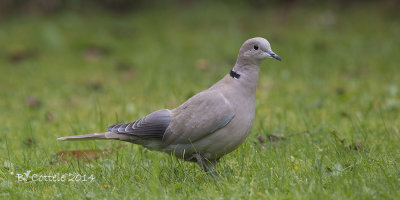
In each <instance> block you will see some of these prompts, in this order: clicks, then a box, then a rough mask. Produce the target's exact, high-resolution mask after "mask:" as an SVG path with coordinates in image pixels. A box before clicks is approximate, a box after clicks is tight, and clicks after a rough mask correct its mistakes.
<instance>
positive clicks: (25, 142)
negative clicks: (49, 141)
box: [24, 137, 34, 147]
mask: <svg viewBox="0 0 400 200" xmlns="http://www.w3.org/2000/svg"><path fill="white" fill-rule="evenodd" d="M33 143H34V141H33V139H32V138H30V137H29V138H26V139H25V140H24V144H25V145H26V146H28V147H31V146H32V144H33Z"/></svg>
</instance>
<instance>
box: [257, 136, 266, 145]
mask: <svg viewBox="0 0 400 200" xmlns="http://www.w3.org/2000/svg"><path fill="white" fill-rule="evenodd" d="M257 139H258V142H260V144H264V143H265V137H264V136H262V135H259V136H258V137H257Z"/></svg>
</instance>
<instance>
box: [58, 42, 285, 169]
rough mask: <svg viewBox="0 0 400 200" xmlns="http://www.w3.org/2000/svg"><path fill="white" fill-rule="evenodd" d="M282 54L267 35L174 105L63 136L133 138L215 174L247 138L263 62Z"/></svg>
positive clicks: (243, 47)
mask: <svg viewBox="0 0 400 200" xmlns="http://www.w3.org/2000/svg"><path fill="white" fill-rule="evenodd" d="M265 58H275V59H277V60H279V61H281V58H280V57H279V56H278V55H277V54H275V53H274V52H273V51H272V50H271V45H270V43H269V42H268V41H267V40H266V39H264V38H261V37H256V38H251V39H248V40H247V41H245V42H244V43H243V45H242V46H241V47H240V50H239V54H238V57H237V60H236V64H235V65H234V67H233V68H232V69H231V71H230V72H229V73H228V74H226V75H225V76H224V77H223V78H222V79H221V80H219V81H218V82H217V83H215V84H214V85H212V86H211V87H210V88H208V89H206V90H204V91H202V92H200V93H198V94H196V95H194V96H192V97H191V98H189V99H188V100H187V101H186V102H184V103H183V104H182V105H180V106H178V107H176V108H174V109H161V110H157V111H155V112H152V113H150V114H149V115H147V116H145V117H143V118H141V119H138V120H136V121H133V122H130V123H119V124H114V125H111V126H109V127H108V128H107V131H106V132H103V133H93V134H85V135H75V136H67V137H61V138H58V140H66V141H70V140H71V141H72V140H91V139H109V140H120V141H126V142H131V143H134V144H138V145H142V146H144V147H145V148H148V149H150V150H156V151H160V152H165V153H168V154H171V155H174V156H176V157H178V158H180V159H183V160H185V161H191V162H197V163H198V164H199V166H200V167H201V168H202V169H203V170H204V171H205V172H206V173H209V174H211V175H213V176H217V175H218V174H217V173H216V168H215V164H216V163H217V162H218V161H219V159H220V158H221V157H222V156H224V155H226V154H228V153H230V152H232V151H233V150H235V149H236V148H238V147H239V146H240V145H241V144H242V143H243V142H244V141H245V139H246V138H247V136H248V134H249V132H250V129H251V127H252V125H253V122H254V117H255V95H256V88H257V82H258V73H259V70H260V62H261V61H262V60H264V59H265Z"/></svg>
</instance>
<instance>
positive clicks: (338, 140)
mask: <svg viewBox="0 0 400 200" xmlns="http://www.w3.org/2000/svg"><path fill="white" fill-rule="evenodd" d="M329 133H330V134H331V135H332V136H333V137H334V138H335V140H336V141H337V142H340V144H342V145H344V139H341V138H340V137H339V136H338V135H337V132H336V130H331V131H330V132H329Z"/></svg>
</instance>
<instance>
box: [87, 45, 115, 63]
mask: <svg viewBox="0 0 400 200" xmlns="http://www.w3.org/2000/svg"><path fill="white" fill-rule="evenodd" d="M109 53H110V50H109V49H108V48H106V47H103V46H98V45H91V46H89V47H87V48H86V49H85V50H84V51H83V57H84V58H85V59H86V60H91V61H95V60H98V59H100V58H101V57H102V56H105V55H108V54H109Z"/></svg>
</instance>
